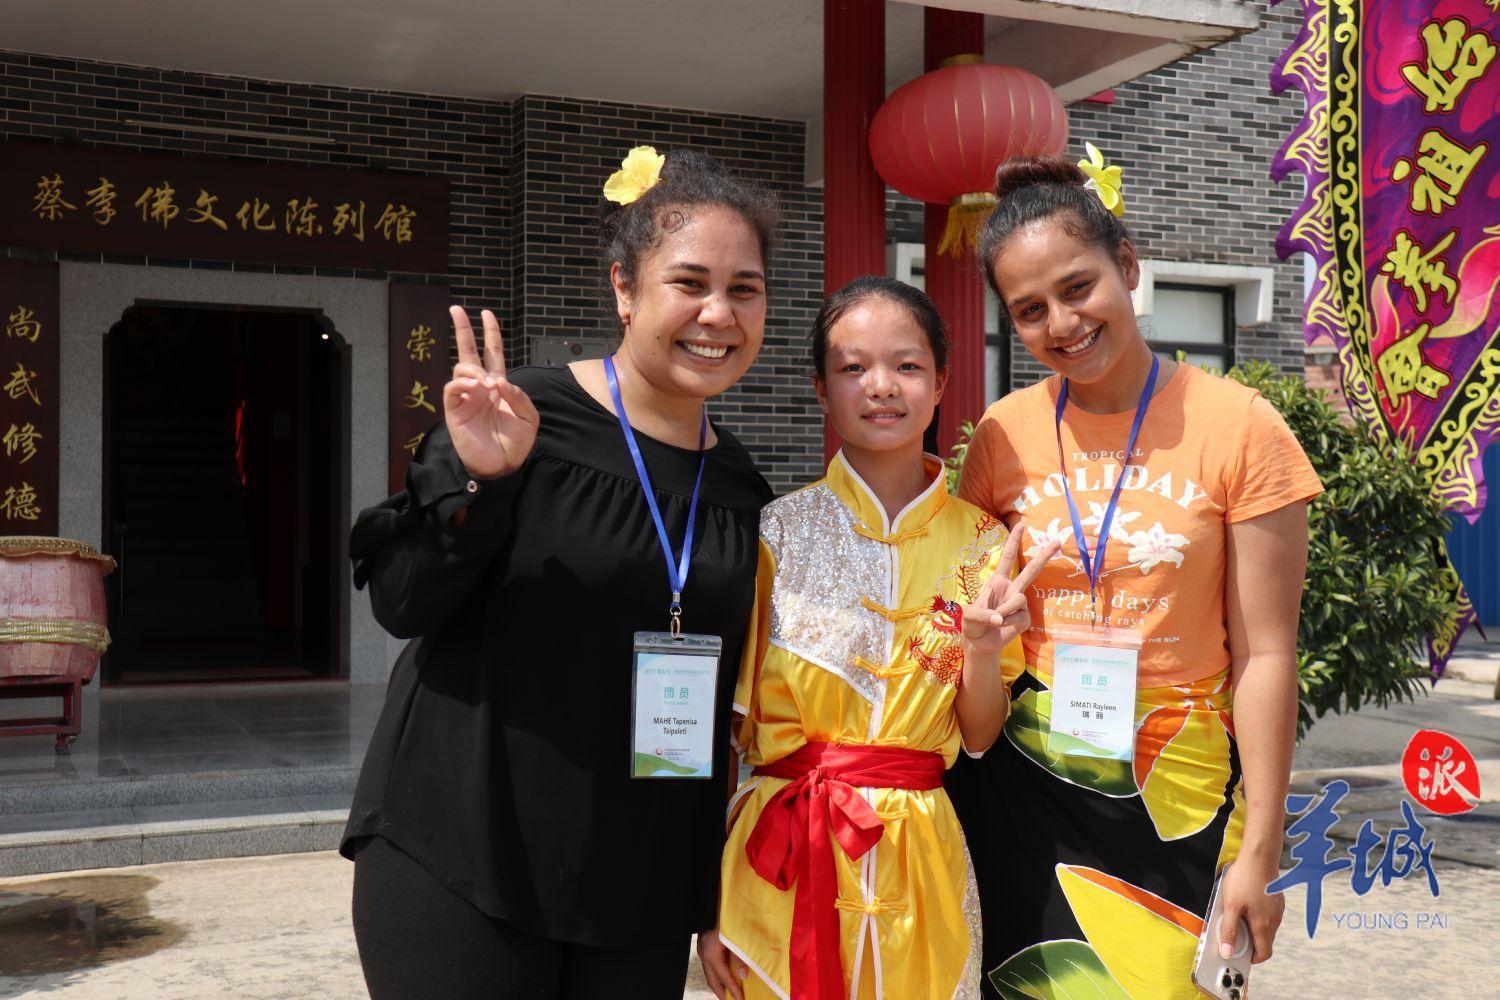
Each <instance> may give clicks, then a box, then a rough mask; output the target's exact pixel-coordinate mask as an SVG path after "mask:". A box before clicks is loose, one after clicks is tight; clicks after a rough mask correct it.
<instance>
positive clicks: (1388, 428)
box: [1271, 0, 1500, 674]
mask: <svg viewBox="0 0 1500 1000" xmlns="http://www.w3.org/2000/svg"><path fill="white" fill-rule="evenodd" d="M1303 7H1304V13H1305V18H1304V23H1303V29H1302V32H1301V33H1300V34H1299V36H1298V37H1297V39H1296V40H1295V41H1294V42H1293V43H1292V45H1291V47H1290V48H1288V49H1287V51H1286V52H1285V53H1284V54H1283V56H1282V58H1281V61H1280V62H1279V63H1278V64H1277V67H1276V69H1275V71H1274V72H1273V73H1272V77H1271V79H1272V86H1273V87H1274V88H1275V89H1276V90H1277V91H1281V90H1285V89H1286V88H1287V87H1289V86H1296V87H1297V88H1298V89H1300V90H1301V91H1302V92H1303V94H1304V95H1305V96H1306V98H1307V116H1306V117H1305V118H1304V119H1303V121H1302V123H1301V124H1300V125H1299V126H1298V127H1297V129H1296V130H1295V131H1294V132H1293V133H1292V135H1291V136H1290V137H1289V138H1288V140H1287V142H1286V143H1285V144H1284V145H1283V146H1282V148H1281V151H1280V153H1279V155H1278V157H1277V160H1276V163H1275V166H1274V167H1273V170H1272V174H1273V177H1275V179H1277V180H1280V179H1281V178H1282V177H1284V176H1286V174H1288V173H1290V172H1291V171H1292V170H1294V169H1296V170H1300V171H1301V172H1303V173H1304V174H1306V175H1307V197H1306V198H1305V200H1304V201H1303V203H1302V206H1301V207H1300V209H1299V210H1298V212H1297V214H1296V215H1294V216H1293V217H1292V219H1291V220H1289V221H1288V222H1287V224H1286V226H1285V227H1283V229H1282V231H1281V234H1280V236H1279V238H1278V240H1277V251H1278V253H1279V254H1280V255H1281V257H1282V258H1286V257H1289V256H1290V255H1291V254H1293V253H1295V252H1297V251H1299V250H1300V251H1303V252H1305V253H1308V254H1310V255H1311V256H1312V258H1313V261H1314V264H1315V274H1316V277H1315V280H1314V282H1313V285H1312V287H1311V288H1309V290H1308V297H1307V302H1306V305H1305V335H1306V338H1307V341H1308V342H1309V343H1312V342H1314V341H1316V340H1318V339H1319V338H1322V337H1328V338H1330V339H1332V341H1333V343H1334V345H1335V346H1336V347H1337V349H1338V353H1339V359H1340V363H1341V368H1342V381H1343V389H1344V395H1345V397H1346V399H1347V400H1348V403H1349V407H1350V409H1351V410H1352V411H1353V412H1354V414H1355V415H1356V416H1358V417H1359V418H1360V419H1361V420H1363V421H1365V423H1367V424H1368V425H1369V426H1370V427H1371V428H1372V429H1373V430H1374V431H1375V433H1376V435H1377V437H1378V438H1379V439H1380V440H1382V441H1385V442H1388V443H1390V444H1391V445H1392V447H1395V446H1396V444H1397V443H1398V442H1399V443H1400V445H1401V446H1404V448H1405V449H1407V452H1408V453H1409V454H1410V455H1411V456H1413V458H1414V460H1415V461H1416V463H1417V465H1418V466H1419V467H1420V468H1421V470H1422V471H1423V473H1424V474H1425V476H1426V477H1427V480H1428V482H1429V483H1431V485H1432V489H1433V492H1434V494H1435V495H1436V496H1438V497H1440V498H1441V499H1442V501H1443V504H1444V506H1445V507H1446V508H1447V509H1448V510H1450V511H1453V512H1454V513H1457V514H1461V515H1463V516H1464V517H1465V518H1467V519H1468V520H1470V521H1474V520H1475V519H1477V518H1478V517H1479V514H1480V512H1481V511H1482V510H1483V509H1484V503H1485V483H1484V473H1483V469H1482V466H1481V464H1480V459H1481V455H1482V453H1483V451H1484V449H1485V447H1486V446H1487V445H1488V444H1489V443H1490V442H1491V441H1492V440H1494V439H1495V438H1496V437H1500V210H1497V208H1496V206H1497V204H1500V202H1497V198H1500V148H1497V147H1500V65H1496V63H1497V61H1500V59H1497V47H1500V41H1497V39H1500V0H1436V2H1433V0H1427V2H1414V0H1303ZM1440 557H1441V562H1442V563H1443V564H1444V565H1445V566H1446V565H1448V560H1447V555H1446V553H1440ZM1448 572H1449V577H1450V581H1449V582H1450V587H1451V590H1452V593H1453V596H1454V599H1455V603H1456V607H1457V611H1456V612H1455V614H1454V616H1453V617H1452V618H1451V619H1450V621H1449V622H1448V625H1447V626H1446V627H1445V628H1444V629H1443V630H1442V632H1441V634H1439V635H1434V636H1432V637H1430V654H1431V662H1432V667H1433V672H1434V674H1441V673H1442V670H1443V667H1444V665H1446V663H1447V661H1448V658H1449V656H1450V655H1451V654H1452V651H1453V647H1454V645H1455V644H1456V643H1457V641H1458V637H1459V636H1460V635H1461V634H1462V633H1463V630H1464V628H1466V627H1467V626H1468V624H1469V623H1470V622H1471V621H1472V620H1473V617H1474V615H1473V608H1472V607H1471V605H1470V603H1469V600H1468V597H1467V595H1466V594H1465V593H1464V590H1463V585H1462V583H1461V582H1460V581H1459V579H1458V576H1457V574H1456V573H1454V572H1453V571H1452V570H1451V568H1450V569H1449V571H1448Z"/></svg>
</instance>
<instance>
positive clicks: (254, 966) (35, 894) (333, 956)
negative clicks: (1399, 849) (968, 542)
mask: <svg viewBox="0 0 1500 1000" xmlns="http://www.w3.org/2000/svg"><path fill="white" fill-rule="evenodd" d="M1486 681H1488V682H1486ZM1492 686H1493V680H1492V679H1488V678H1484V677H1480V678H1477V679H1476V680H1461V679H1458V677H1457V676H1455V677H1453V678H1450V679H1449V680H1445V681H1443V682H1442V683H1440V684H1439V685H1438V686H1437V688H1436V690H1434V691H1433V692H1432V693H1431V695H1430V696H1427V697H1424V698H1422V699H1420V700H1419V701H1417V702H1416V703H1407V704H1404V705H1396V706H1390V707H1388V708H1385V709H1368V708H1367V709H1365V710H1362V711H1360V712H1358V713H1354V714H1352V715H1349V716H1344V717H1338V718H1328V719H1324V720H1322V721H1320V722H1319V723H1318V724H1317V725H1316V726H1315V727H1314V729H1313V731H1312V732H1311V733H1310V735H1309V737H1308V739H1307V740H1306V741H1305V742H1304V744H1303V745H1302V746H1301V747H1300V748H1299V749H1298V752H1297V758H1296V767H1297V769H1298V770H1297V774H1296V776H1295V781H1296V783H1297V784H1298V786H1299V787H1302V788H1305V789H1308V790H1311V789H1313V788H1316V787H1320V786H1321V785H1322V784H1323V783H1325V782H1326V781H1327V780H1329V779H1330V778H1332V777H1344V778H1346V780H1350V783H1351V785H1356V788H1355V793H1357V795H1356V794H1354V793H1351V796H1350V798H1349V799H1347V800H1346V803H1345V804H1346V805H1348V806H1350V807H1351V809H1352V812H1351V813H1350V814H1348V815H1346V817H1345V820H1344V822H1343V823H1341V824H1340V826H1339V827H1338V828H1337V829H1336V830H1335V833H1336V834H1337V835H1342V836H1343V837H1345V838H1346V839H1347V838H1350V837H1352V836H1353V831H1354V829H1355V828H1356V827H1357V821H1358V820H1360V819H1361V818H1362V817H1364V816H1369V817H1370V818H1371V819H1372V821H1373V822H1374V823H1375V824H1376V828H1377V830H1383V829H1384V826H1388V825H1389V823H1390V821H1391V820H1393V819H1394V818H1395V817H1396V816H1397V815H1398V814H1397V812H1396V810H1397V808H1398V804H1399V801H1400V800H1401V798H1402V796H1403V792H1402V788H1401V783H1400V779H1399V774H1398V772H1397V769H1396V763H1397V762H1398V761H1399V759H1400V755H1401V751H1402V750H1403V749H1404V747H1405V745H1406V742H1407V741H1408V740H1409V739H1410V738H1411V734H1412V733H1413V732H1414V731H1415V730H1416V729H1418V728H1431V729H1441V730H1443V731H1445V732H1449V733H1452V734H1453V735H1455V736H1458V737H1459V738H1460V739H1462V740H1463V741H1464V743H1465V744H1466V745H1467V746H1468V748H1469V749H1470V750H1471V751H1472V752H1473V753H1474V755H1475V757H1476V758H1478V759H1479V761H1480V773H1481V782H1482V800H1483V801H1482V802H1481V804H1480V806H1479V808H1477V809H1476V810H1474V812H1472V813H1470V814H1467V816H1468V817H1469V818H1467V819H1459V820H1439V819H1437V818H1435V817H1431V816H1428V815H1426V814H1425V813H1424V814H1422V821H1423V823H1424V824H1425V825H1426V827H1427V830H1428V834H1429V836H1430V837H1431V838H1432V839H1433V841H1434V842H1435V844H1436V851H1435V857H1436V861H1435V863H1434V867H1435V869H1436V871H1437V873H1438V877H1439V880H1440V888H1441V893H1440V895H1439V896H1438V898H1436V899H1434V898H1433V897H1432V896H1431V895H1430V893H1429V892H1428V889H1427V887H1426V883H1425V881H1423V880H1421V879H1420V878H1413V879H1407V880H1404V881H1397V882H1395V883H1393V884H1392V885H1390V886H1389V887H1382V886H1380V885H1378V884H1377V885H1376V886H1375V888H1374V889H1373V890H1372V891H1371V892H1370V893H1369V894H1368V895H1366V896H1364V897H1357V896H1355V895H1354V894H1353V892H1352V890H1351V888H1350V885H1349V881H1348V878H1347V875H1345V876H1344V877H1343V878H1342V879H1340V878H1338V877H1333V878H1330V879H1329V880H1328V881H1327V882H1326V883H1325V885H1324V893H1325V895H1324V899H1323V905H1322V909H1321V916H1320V921H1319V926H1318V932H1317V936H1316V938H1315V939H1312V940H1309V938H1308V936H1307V932H1306V930H1305V920H1304V918H1305V905H1306V893H1305V890H1303V889H1300V888H1298V889H1293V890H1290V891H1289V892H1288V893H1287V904H1288V906H1287V915H1286V921H1285V923H1284V924H1283V926H1282V931H1281V935H1280V936H1279V938H1278V939H1277V943H1276V956H1275V958H1273V959H1272V961H1271V962H1270V963H1268V964H1266V965H1264V966H1261V967H1259V968H1258V969H1257V971H1256V974H1255V980H1254V982H1255V992H1254V994H1253V995H1254V996H1255V997H1257V1000H1270V998H1319V1000H1321V998H1325V997H1338V996H1359V997H1367V998H1372V1000H1381V998H1388V1000H1410V998H1412V997H1422V998H1428V997H1472V996H1478V995H1488V993H1489V992H1492V990H1491V984H1492V983H1493V982H1494V981H1496V980H1500V954H1497V952H1496V949H1495V948H1494V946H1493V941H1494V935H1495V932H1494V928H1495V927H1496V926H1500V855H1497V853H1496V845H1497V840H1500V837H1497V832H1500V819H1497V818H1496V817H1500V772H1497V765H1500V702H1495V701H1494V700H1493V699H1492ZM352 875H353V866H352V865H350V864H348V863H347V862H345V861H343V860H342V859H341V858H339V857H338V856H337V855H336V854H333V853H310V854H287V855H277V856H270V857H257V858H235V859H223V860H208V861H184V862H174V863H169V864H159V865H141V866H135V867H129V868H116V869H102V870H95V871H85V872H71V873H67V874H65V875H47V876H28V877H24V878H11V879H0V997H12V996H23V995H25V996H32V995H47V996H51V995H57V996H62V997H67V998H70V1000H71V998H99V1000H201V998H203V997H228V998H246V1000H282V998H286V1000H293V998H295V1000H303V998H306V997H319V998H328V1000H340V998H360V997H363V996H364V995H365V994H364V989H363V981H362V978H361V975H360V970H359V962H358V957H357V955H356V953H355V949H354V940H353V934H352V931H351V929H350V923H349V919H350V918H349V897H350V889H351V884H352ZM684 958H685V959H686V958H687V956H684ZM692 964H693V966H694V968H693V978H692V979H690V982H689V990H688V992H687V994H686V997H687V998H690V1000H705V998H707V997H708V996H709V995H710V994H708V992H707V991H706V990H705V989H704V988H703V986H702V979H701V976H700V975H699V974H698V972H697V970H696V967H695V966H696V962H694V963H692ZM893 1000H901V998H893ZM1142 1000H1144V998H1142Z"/></svg>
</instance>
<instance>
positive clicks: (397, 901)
mask: <svg viewBox="0 0 1500 1000" xmlns="http://www.w3.org/2000/svg"><path fill="white" fill-rule="evenodd" d="M622 905H628V903H626V902H625V901H622ZM354 937H355V940H356V941H357V942H358V943H359V961H360V964H361V965H362V966H364V970H365V984H366V985H367V986H368V987H369V990H370V996H371V997H372V1000H419V998H428V997H431V998H434V1000H438V998H441V1000H467V998H471V997H472V998H475V1000H478V998H484V1000H511V998H517V1000H520V998H523V997H524V998H526V1000H533V998H534V1000H605V998H609V997H628V998H631V1000H682V993H683V989H684V987H685V985H686V982H687V963H688V953H689V947H688V945H689V939H688V938H683V939H682V940H680V941H677V942H674V943H673V944H670V945H651V946H648V947H642V948H603V947H591V946H589V945H578V944H567V943H565V942H561V941H549V940H546V939H545V938H538V937H533V936H531V935H530V934H526V933H524V932H522V931H519V930H517V929H516V928H514V927H512V926H511V925H510V924H507V923H506V922H505V921H503V920H498V919H496V918H494V917H491V916H488V915H487V914H485V913H482V912H480V911H479V910H477V909H475V908H474V906H473V905H472V904H471V903H469V902H468V901H467V900H464V899H461V898H459V897H458V896H456V895H454V894H453V893H452V892H451V891H450V890H449V889H448V888H447V887H446V886H444V885H443V884H442V883H440V882H439V881H438V880H437V879H435V878H433V877H432V876H431V875H430V874H428V873H427V870H426V869H424V868H423V867H422V866H421V865H419V864H417V863H416V862H415V861H413V860H412V859H411V858H410V857H408V856H407V855H405V854H403V853H402V852H401V851H400V850H398V849H397V848H396V847H394V846H392V845H391V844H390V843H389V842H388V841H386V840H385V839H384V838H383V837H371V838H370V839H369V840H367V841H365V843H364V844H363V845H361V846H360V848H359V851H358V853H357V854H356V855H355V858H354Z"/></svg>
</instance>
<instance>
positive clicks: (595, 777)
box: [341, 368, 771, 945]
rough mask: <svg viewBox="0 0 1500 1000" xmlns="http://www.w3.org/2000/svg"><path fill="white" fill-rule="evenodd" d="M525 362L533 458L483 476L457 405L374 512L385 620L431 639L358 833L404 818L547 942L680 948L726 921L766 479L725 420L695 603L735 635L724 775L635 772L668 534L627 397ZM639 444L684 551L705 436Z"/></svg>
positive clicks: (386, 831) (699, 618)
mask: <svg viewBox="0 0 1500 1000" xmlns="http://www.w3.org/2000/svg"><path fill="white" fill-rule="evenodd" d="M510 377H511V379H512V381H514V382H515V383H516V384H517V385H519V386H520V387H521V388H523V389H525V390H526V392H527V393H528V394H530V396H531V399H532V401H533V402H534V403H535V404H536V408H537V410H538V412H539V413H540V414H541V427H540V431H539V433H538V436H537V441H536V446H535V448H534V449H533V451H532V453H531V455H530V457H529V458H528V459H527V461H526V464H525V465H524V466H523V467H522V469H521V470H520V471H519V472H517V473H516V474H514V475H511V476H508V477H505V478H502V479H497V480H490V481H474V480H472V479H471V477H470V476H469V475H468V473H467V472H466V471H465V470H464V468H463V465H462V463H461V462H460V461H459V460H458V457H457V455H456V454H455V453H454V451H453V446H452V442H451V440H450V438H449V436H448V434H447V431H446V429H445V428H444V426H443V425H442V424H441V423H440V424H438V425H437V426H436V427H435V428H433V430H432V431H430V432H429V433H428V435H427V437H426V439H425V440H424V442H423V444H422V446H421V448H420V449H419V450H418V452H417V455H416V457H415V459H414V461H413V462H412V464H411V467H410V469H409V470H408V472H407V476H406V489H405V490H404V491H403V492H401V493H398V494H396V495H395V496H393V497H391V498H390V499H388V500H385V501H384V502H382V503H379V504H377V505H376V506H374V507H371V508H369V509H368V510H365V511H364V512H362V513H361V514H360V516H359V518H358V520H357V522H356V523H355V525H354V529H353V533H352V535H351V542H350V553H351V555H352V557H353V559H354V579H355V584H356V586H361V587H363V586H366V585H368V587H369V590H370V601H371V604H372V606H373V607H374V611H375V617H376V618H377V619H378V620H379V621H380V623H381V624H382V625H383V626H384V627H385V628H386V629H388V630H389V631H390V632H391V633H392V634H393V635H396V636H399V637H403V638H410V637H415V638H413V641H412V642H411V643H409V644H408V645H407V647H406V649H405V651H404V652H403V653H402V654H401V656H400V658H399V659H398V660H397V662H396V666H395V669H394V671H393V672H392V675H391V680H390V688H389V691H388V694H387V696H386V702H385V707H384V709H383V711H382V713H381V717H380V720H379V722H378V723H377V725H376V728H375V732H374V735H373V738H372V741H371V744H370V748H369V751H368V754H367V756H366V758H365V763H364V768H363V770H362V771H361V773H360V779H359V785H358V788H357V790H356V792H355V797H354V804H353V807H352V809H351V811H350V816H349V825H348V827H347V829H346V830H345V832H344V840H343V844H342V846H341V850H342V851H343V853H344V854H345V856H347V857H352V856H353V853H354V851H355V849H356V846H357V842H358V841H359V840H360V839H361V838H364V837H369V836H382V837H385V838H387V839H388V840H389V841H390V842H392V843H393V844H395V845H396V846H397V847H399V848H400V849H401V850H402V851H404V852H406V853H407V854H409V855H410V856H412V857H413V858H415V859H416V860H417V862H418V863H420V864H421V865H422V866H423V867H424V868H426V869H427V870H428V871H429V872H430V873H431V874H432V875H434V876H435V877H436V878H438V879H439V880H440V881H442V882H443V883H444V884H446V885H447V886H448V887H449V888H450V889H452V890H453V891H454V892H456V893H457V894H459V895H460V896H462V897H464V898H465V899H467V900H469V901H470V902H472V903H473V904H474V905H475V906H477V907H478V908H479V909H481V910H483V911H485V912H486V913H489V914H491V915H493V916H497V917H500V918H502V919H504V920H506V921H508V922H510V923H511V924H513V925H514V926H516V927H519V928H521V929H522V930H525V931H528V932H530V933H533V934H536V935H538V936H541V937H545V938H549V939H553V940H561V941H572V942H578V943H583V944H595V945H644V944H655V943H667V942H670V941H671V940H673V939H674V938H680V937H681V936H683V935H686V934H689V933H693V932H696V931H699V930H702V929H703V928H706V927H711V926H713V924H714V922H715V919H714V918H715V914H714V908H715V905H716V895H717V886H718V867H719V857H720V852H721V850H722V847H723V837H724V834H723V831H724V805H725V799H726V796H727V781H728V778H727V776H726V775H725V774H724V764H723V761H724V760H725V757H726V755H727V748H728V738H729V710H730V701H731V698H732V694H733V688H734V682H735V676H736V670H737V667H738V664H739V658H740V650H741V647H742V644H743V640H744V629H745V624H746V620H747V618H748V616H749V612H750V607H751V603H752V601H753V599H754V591H755V566H756V553H757V537H758V527H759V511H760V508H761V507H762V506H763V505H764V504H765V503H766V502H767V501H768V500H769V499H770V495H771V494H770V488H769V487H768V486H767V485H766V482H765V480H764V479H762V478H761V476H760V474H759V473H758V472H757V471H756V470H755V466H754V464H753V463H752V461H751V459H750V455H749V453H748V452H747V451H746V450H745V447H744V446H743V445H742V444H741V443H740V442H739V441H738V440H737V439H736V438H735V437H734V436H733V435H732V434H730V433H729V432H728V431H726V430H724V429H722V428H720V427H718V426H717V425H715V428H714V429H715V431H716V433H717V435H718V443H717V444H716V445H715V446H714V447H712V448H710V449H709V450H708V452H707V464H706V465H705V467H704V471H703V486H702V495H701V498H700V500H699V510H698V524H697V529H696V532H695V537H694V540H693V558H692V564H691V572H690V576H689V578H688V583H687V588H686V590H685V591H684V593H683V600H682V603H683V609H684V610H683V626H684V628H685V629H687V630H688V631H691V632H702V633H710V634H714V635H718V636H721V637H722V638H723V640H724V651H723V658H722V659H721V661H720V664H719V675H718V689H719V709H718V713H717V719H716V726H715V739H716V741H717V743H718V749H717V752H716V754H715V760H716V761H718V762H719V763H718V764H717V770H716V773H715V776H714V778H713V779H710V780H671V779H658V780H640V779H632V778H631V777H630V775H629V770H630V761H631V746H630V737H631V733H630V730H631V718H630V705H631V702H630V697H631V681H632V677H631V675H632V663H633V660H632V656H633V653H632V649H633V636H634V633H635V632H636V631H639V630H647V631H664V630H665V629H666V627H667V608H668V605H669V602H670V599H671V594H670V588H669V585H668V582H667V571H666V562H665V559H664V557H663V555H662V552H661V545H660V542H659V541H658V540H657V534H656V530H655V527H654V526H653V524H652V521H651V517H650V514H649V513H648V511H647V507H646V503H645V498H644V494H643V493H642V490H641V486H640V482H639V480H638V478H637V476H636V473H635V469H634V466H633V465H632V464H631V459H630V454H629V452H628V451H627V449H626V446H625V441H624V436H623V434H622V433H621V431H620V427H619V424H618V422H617V421H616V419H615V417H614V415H613V414H612V413H610V412H609V410H607V409H605V408H604V407H603V406H601V405H599V403H598V402H596V401H595V400H594V399H593V397H591V396H590V395H589V394H588V393H587V392H585V391H584V389H583V388H582V387H581V386H580V385H579V384H578V381H577V380H576V379H575V378H574V377H573V375H572V373H571V372H570V371H568V370H567V369H566V368H561V369H547V368H520V369H517V370H515V371H513V372H512V373H511V375H510ZM638 439H639V441H640V447H641V451H642V454H643V455H644V457H645V460H646V464H647V468H648V470H649V472H650V474H651V478H652V484H653V486H654V488H655V490H656V495H657V502H658V503H659V504H660V505H661V509H662V517H663V520H664V521H665V522H666V525H667V530H668V533H669V536H670V537H671V539H672V542H673V545H674V546H680V545H681V544H682V537H683V534H684V529H685V527H686V519H687V512H688V506H689V501H690V498H691V494H692V489H693V481H694V479H695V478H696V475H697V471H698V452H697V451H695V450H691V449H683V448H677V447H674V446H672V445H668V444H665V443H663V442H660V441H657V440H655V439H652V438H648V437H644V436H640V435H638ZM460 507H467V509H468V510H467V514H466V515H465V517H464V519H463V523H462V525H461V526H458V527H455V526H454V525H453V523H452V515H453V513H454V512H455V511H456V510H457V509H459V508H460Z"/></svg>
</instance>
